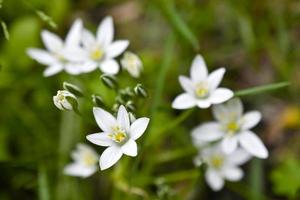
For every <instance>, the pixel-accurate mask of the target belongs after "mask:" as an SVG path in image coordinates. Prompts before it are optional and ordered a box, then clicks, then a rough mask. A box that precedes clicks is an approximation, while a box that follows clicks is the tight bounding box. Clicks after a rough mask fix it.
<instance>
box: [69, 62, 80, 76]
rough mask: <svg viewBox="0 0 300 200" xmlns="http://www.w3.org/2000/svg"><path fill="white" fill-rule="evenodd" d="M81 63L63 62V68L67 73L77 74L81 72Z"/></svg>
mask: <svg viewBox="0 0 300 200" xmlns="http://www.w3.org/2000/svg"><path fill="white" fill-rule="evenodd" d="M81 67H82V65H81V64H80V63H67V64H65V70H66V72H67V73H69V74H72V75H78V74H80V73H82V70H81Z"/></svg>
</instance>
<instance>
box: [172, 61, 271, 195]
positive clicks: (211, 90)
mask: <svg viewBox="0 0 300 200" xmlns="http://www.w3.org/2000/svg"><path fill="white" fill-rule="evenodd" d="M224 73H225V69H224V68H221V69H217V70H215V71H213V72H212V73H211V74H208V72H207V67H206V65H205V62H204V60H203V58H202V56H200V55H197V56H196V57H195V59H194V61H193V63H192V66H191V70H190V76H191V79H189V78H187V77H185V76H179V82H180V84H181V86H182V88H183V89H184V90H185V93H183V94H181V95H179V96H178V97H176V98H175V100H174V101H173V104H172V107H173V108H176V109H187V108H191V107H194V106H198V107H199V108H208V107H210V106H211V105H213V107H212V111H213V116H214V118H215V119H216V121H212V122H206V123H202V124H200V125H199V126H197V127H196V128H194V129H193V130H192V133H191V136H192V139H193V142H194V145H195V146H196V147H197V148H198V149H199V153H198V155H197V156H196V158H195V160H194V161H195V164H196V165H198V166H199V165H200V164H202V163H205V164H206V166H207V168H206V173H205V179H206V181H207V183H208V184H209V186H210V187H211V188H212V189H213V190H216V191H217V190H220V189H221V188H222V187H223V185H224V180H229V181H237V180H240V179H241V178H242V177H243V171H242V170H241V168H240V167H239V166H240V165H242V164H244V163H245V162H246V161H248V160H249V159H250V158H251V156H255V157H258V158H267V157H268V150H267V149H266V147H265V145H264V144H263V143H262V141H261V140H260V139H259V137H257V136H256V134H255V133H253V132H252V131H251V130H250V129H251V128H253V127H254V126H256V125H257V124H258V123H259V121H260V120H261V114H260V112H259V111H250V112H246V113H245V114H244V113H243V105H242V102H241V100H240V99H238V98H233V99H231V98H232V97H233V96H234V93H233V92H232V91H231V90H229V89H227V88H218V86H219V84H220V83H221V81H222V78H223V75H224Z"/></svg>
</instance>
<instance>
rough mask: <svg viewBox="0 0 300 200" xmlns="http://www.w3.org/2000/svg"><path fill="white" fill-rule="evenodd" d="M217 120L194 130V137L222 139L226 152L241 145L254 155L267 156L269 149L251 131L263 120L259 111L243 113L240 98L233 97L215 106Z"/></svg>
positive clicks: (214, 113) (204, 139)
mask: <svg viewBox="0 0 300 200" xmlns="http://www.w3.org/2000/svg"><path fill="white" fill-rule="evenodd" d="M213 115H214V117H215V119H216V120H217V121H216V122H208V123H204V124H202V125H200V126H198V127H196V128H195V129H194V130H193V131H192V135H193V138H194V139H195V140H199V141H206V142H210V141H216V140H219V139H221V146H222V149H223V151H224V152H225V153H227V154H230V153H232V152H233V151H235V149H236V148H237V147H238V145H239V144H240V146H241V147H242V148H244V149H245V150H246V151H248V152H249V153H250V154H252V155H253V156H256V157H258V158H267V157H268V150H267V148H266V147H265V145H264V144H263V142H262V141H261V139H260V138H259V137H257V136H256V134H255V133H253V132H252V131H250V129H251V128H253V127H254V126H256V125H257V124H258V122H259V121H260V120H261V114H260V112H259V111H250V112H247V113H245V114H243V105H242V102H241V101H240V100H239V99H237V98H236V99H232V100H230V101H228V102H226V103H225V104H222V105H216V106H214V107H213Z"/></svg>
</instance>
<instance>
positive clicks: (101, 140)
mask: <svg viewBox="0 0 300 200" xmlns="http://www.w3.org/2000/svg"><path fill="white" fill-rule="evenodd" d="M93 112H94V117H95V119H96V122H97V124H98V126H99V127H100V128H101V129H102V131H103V132H100V133H94V134H90V135H88V136H87V140H89V141H90V142H92V143H94V144H96V145H99V146H105V147H107V148H106V149H105V150H104V152H103V153H102V155H101V157H100V161H99V164H100V168H101V170H105V169H107V168H109V167H111V166H113V165H114V164H115V163H116V162H117V161H118V160H119V159H120V158H121V157H122V155H123V154H125V155H128V156H132V157H134V156H136V155H137V144H136V142H135V140H137V139H138V138H139V137H141V136H142V134H143V133H144V132H145V130H146V128H147V126H148V123H149V118H146V117H142V118H138V119H136V120H135V121H134V122H133V123H130V119H129V115H128V112H127V111H126V109H125V107H124V106H123V105H121V106H120V107H119V110H118V114H117V118H115V117H114V116H113V115H111V114H110V113H109V112H107V111H105V110H103V109H101V108H96V107H95V108H94V109H93Z"/></svg>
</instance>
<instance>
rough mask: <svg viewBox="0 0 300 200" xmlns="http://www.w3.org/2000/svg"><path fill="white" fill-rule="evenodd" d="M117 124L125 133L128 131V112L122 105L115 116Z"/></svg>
mask: <svg viewBox="0 0 300 200" xmlns="http://www.w3.org/2000/svg"><path fill="white" fill-rule="evenodd" d="M117 121H118V124H119V125H120V126H121V127H122V128H123V129H125V131H126V132H128V131H129V129H130V121H129V116H128V112H127V110H126V109H125V107H124V106H123V105H121V106H120V107H119V110H118V115H117Z"/></svg>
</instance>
